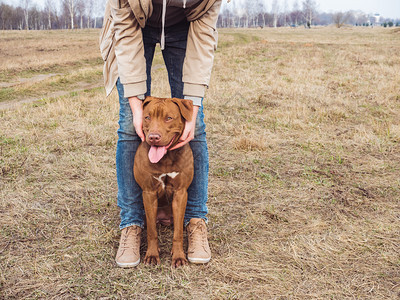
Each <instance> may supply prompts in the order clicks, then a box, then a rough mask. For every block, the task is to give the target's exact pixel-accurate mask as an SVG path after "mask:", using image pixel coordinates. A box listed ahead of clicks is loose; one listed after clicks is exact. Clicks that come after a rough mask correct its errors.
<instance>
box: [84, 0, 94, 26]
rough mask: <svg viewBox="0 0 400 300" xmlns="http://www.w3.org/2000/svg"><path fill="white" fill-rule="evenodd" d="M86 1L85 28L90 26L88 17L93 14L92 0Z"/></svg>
mask: <svg viewBox="0 0 400 300" xmlns="http://www.w3.org/2000/svg"><path fill="white" fill-rule="evenodd" d="M86 3H87V5H86V16H87V28H90V18H91V17H92V14H93V9H94V0H88V1H87V2H86Z"/></svg>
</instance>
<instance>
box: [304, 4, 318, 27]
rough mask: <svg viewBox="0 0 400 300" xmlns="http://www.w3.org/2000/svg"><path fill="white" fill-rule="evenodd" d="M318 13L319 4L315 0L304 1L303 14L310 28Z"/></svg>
mask: <svg viewBox="0 0 400 300" xmlns="http://www.w3.org/2000/svg"><path fill="white" fill-rule="evenodd" d="M316 13H317V4H316V2H315V0H304V1H303V14H304V19H305V20H306V24H307V27H308V28H310V27H311V25H312V22H313V20H314V18H315V15H316Z"/></svg>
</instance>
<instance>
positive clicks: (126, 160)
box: [116, 79, 144, 229]
mask: <svg viewBox="0 0 400 300" xmlns="http://www.w3.org/2000/svg"><path fill="white" fill-rule="evenodd" d="M117 89H118V95H119V103H120V112H119V122H118V123H119V129H118V142H117V153H116V167H117V183H118V206H119V207H120V209H121V211H120V217H121V223H120V229H123V228H125V227H128V226H131V225H137V226H139V227H143V226H144V221H143V220H144V207H143V200H142V189H141V188H140V186H139V185H138V184H137V183H136V181H135V178H134V175H133V162H134V158H135V154H136V150H137V147H138V146H139V144H140V143H141V140H140V138H139V136H138V135H137V134H136V132H135V128H134V127H133V117H132V111H131V107H130V105H129V101H128V99H127V98H124V87H123V85H122V84H121V82H120V81H119V79H118V81H117Z"/></svg>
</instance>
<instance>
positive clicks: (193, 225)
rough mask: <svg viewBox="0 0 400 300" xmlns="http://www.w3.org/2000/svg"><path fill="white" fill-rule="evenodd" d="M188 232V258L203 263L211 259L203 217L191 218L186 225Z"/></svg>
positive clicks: (193, 261)
mask: <svg viewBox="0 0 400 300" xmlns="http://www.w3.org/2000/svg"><path fill="white" fill-rule="evenodd" d="M186 230H187V234H188V243H189V247H188V260H189V261H190V262H191V263H194V264H205V263H208V262H209V261H210V259H211V250H210V246H209V245H208V239H207V226H206V222H205V221H204V220H203V219H197V218H193V219H191V220H190V222H189V224H188V225H187V227H186Z"/></svg>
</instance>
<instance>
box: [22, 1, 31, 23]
mask: <svg viewBox="0 0 400 300" xmlns="http://www.w3.org/2000/svg"><path fill="white" fill-rule="evenodd" d="M21 7H22V9H23V11H24V19H25V29H26V30H29V9H30V7H31V0H21Z"/></svg>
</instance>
